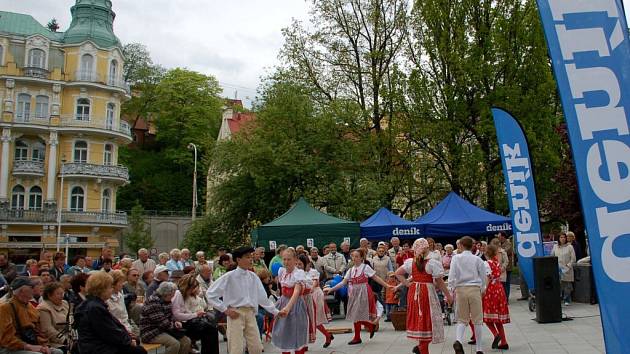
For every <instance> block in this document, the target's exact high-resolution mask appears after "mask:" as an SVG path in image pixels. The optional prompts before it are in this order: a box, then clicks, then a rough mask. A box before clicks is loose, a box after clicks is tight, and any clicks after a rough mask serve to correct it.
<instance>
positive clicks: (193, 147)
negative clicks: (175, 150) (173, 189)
mask: <svg viewBox="0 0 630 354" xmlns="http://www.w3.org/2000/svg"><path fill="white" fill-rule="evenodd" d="M188 150H193V151H194V153H195V168H194V170H193V194H192V221H195V217H196V216H197V145H195V144H193V143H189V144H188Z"/></svg>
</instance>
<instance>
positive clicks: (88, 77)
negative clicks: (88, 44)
mask: <svg viewBox="0 0 630 354" xmlns="http://www.w3.org/2000/svg"><path fill="white" fill-rule="evenodd" d="M88 57H89V58H91V61H90V62H89V66H88V62H87V61H85V60H83V59H84V58H88ZM79 60H80V63H79V65H80V66H81V69H80V70H79V74H80V79H81V80H82V81H96V80H94V68H95V66H96V65H95V56H94V55H92V54H90V53H84V54H82V55H81V58H80V59H79Z"/></svg>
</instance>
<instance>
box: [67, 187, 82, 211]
mask: <svg viewBox="0 0 630 354" xmlns="http://www.w3.org/2000/svg"><path fill="white" fill-rule="evenodd" d="M84 202H85V194H84V193H83V188H81V187H74V188H72V191H71V192H70V211H83V203H84Z"/></svg>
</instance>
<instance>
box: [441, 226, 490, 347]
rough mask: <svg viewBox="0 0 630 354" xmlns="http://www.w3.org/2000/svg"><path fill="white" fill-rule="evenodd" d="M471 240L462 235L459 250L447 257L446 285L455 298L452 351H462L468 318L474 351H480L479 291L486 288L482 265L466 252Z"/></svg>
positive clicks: (481, 319) (475, 257) (480, 304)
mask: <svg viewBox="0 0 630 354" xmlns="http://www.w3.org/2000/svg"><path fill="white" fill-rule="evenodd" d="M473 244H474V240H473V239H472V238H471V237H469V236H465V237H463V238H462V239H461V240H460V246H461V247H462V250H463V252H462V253H461V254H458V255H456V256H454V257H453V259H452V260H451V270H450V273H449V275H448V285H449V287H451V288H454V289H455V295H456V301H457V330H456V335H457V338H456V341H455V343H453V349H455V353H456V354H464V348H463V346H462V342H463V340H464V332H465V331H466V325H467V324H468V322H469V321H472V322H473V323H474V324H475V338H476V343H475V344H476V350H477V354H483V347H482V340H481V339H482V331H483V325H482V324H483V305H482V301H481V299H482V294H483V292H484V291H485V287H486V267H485V264H484V262H483V261H482V260H481V258H480V257H477V256H475V255H473V254H472V253H471V252H470V251H471V249H472V247H473Z"/></svg>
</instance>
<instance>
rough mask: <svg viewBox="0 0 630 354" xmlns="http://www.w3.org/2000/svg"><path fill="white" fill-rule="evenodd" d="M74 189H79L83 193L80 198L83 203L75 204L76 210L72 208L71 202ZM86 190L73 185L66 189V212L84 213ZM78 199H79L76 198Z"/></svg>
mask: <svg viewBox="0 0 630 354" xmlns="http://www.w3.org/2000/svg"><path fill="white" fill-rule="evenodd" d="M75 188H81V191H82V192H83V194H82V197H80V198H82V199H83V203H82V204H81V205H80V207H79V205H78V204H77V207H76V208H73V207H72V200H73V199H74V194H73V193H72V192H73V191H74V189H75ZM86 190H87V188H86V187H85V186H81V185H73V186H71V187H70V189H68V210H69V211H75V212H83V211H85V203H86V202H87V196H86V192H85V191H86ZM77 198H79V197H77Z"/></svg>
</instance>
